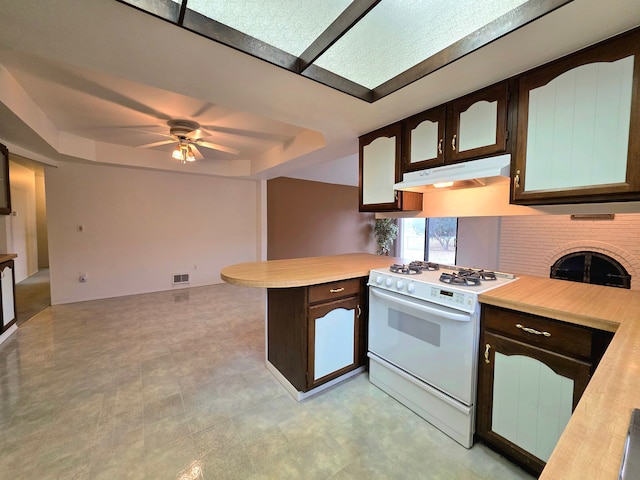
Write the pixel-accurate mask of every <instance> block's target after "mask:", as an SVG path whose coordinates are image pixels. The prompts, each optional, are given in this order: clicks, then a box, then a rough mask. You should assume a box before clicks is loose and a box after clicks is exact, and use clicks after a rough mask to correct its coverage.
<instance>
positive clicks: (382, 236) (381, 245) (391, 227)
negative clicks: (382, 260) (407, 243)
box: [375, 218, 398, 255]
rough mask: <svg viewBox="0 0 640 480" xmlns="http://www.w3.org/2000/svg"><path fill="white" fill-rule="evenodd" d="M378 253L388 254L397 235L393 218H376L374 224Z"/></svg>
mask: <svg viewBox="0 0 640 480" xmlns="http://www.w3.org/2000/svg"><path fill="white" fill-rule="evenodd" d="M375 234H376V245H377V246H378V250H377V251H376V253H377V254H378V255H389V251H390V250H391V245H392V244H393V242H394V240H395V239H396V237H397V236H398V225H397V224H396V220H395V219H394V218H377V219H376V225H375Z"/></svg>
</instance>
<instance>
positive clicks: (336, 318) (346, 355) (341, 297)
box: [267, 278, 367, 392]
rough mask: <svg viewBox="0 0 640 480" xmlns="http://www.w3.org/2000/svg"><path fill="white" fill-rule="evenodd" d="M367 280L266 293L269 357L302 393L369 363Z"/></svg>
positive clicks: (360, 279)
mask: <svg viewBox="0 0 640 480" xmlns="http://www.w3.org/2000/svg"><path fill="white" fill-rule="evenodd" d="M366 280H367V279H366V278H354V279H348V280H344V281H339V282H331V283H326V284H321V285H312V286H309V287H294V288H282V289H278V288H270V289H268V291H267V301H268V327H267V339H268V340H267V348H268V354H267V358H268V360H269V362H270V363H271V364H272V365H273V366H274V367H276V368H277V369H278V370H279V371H280V373H282V375H283V376H284V377H285V378H286V379H287V380H288V381H289V382H290V383H291V384H292V385H293V386H294V387H295V388H296V389H297V390H298V391H300V392H307V391H309V390H311V389H313V388H315V387H318V386H320V385H322V384H323V383H326V382H328V381H330V380H333V379H335V378H338V377H340V376H341V375H344V374H345V373H348V372H350V371H352V370H355V369H356V368H358V367H361V366H363V365H365V361H366V344H365V342H366V316H365V315H366V309H365V304H366Z"/></svg>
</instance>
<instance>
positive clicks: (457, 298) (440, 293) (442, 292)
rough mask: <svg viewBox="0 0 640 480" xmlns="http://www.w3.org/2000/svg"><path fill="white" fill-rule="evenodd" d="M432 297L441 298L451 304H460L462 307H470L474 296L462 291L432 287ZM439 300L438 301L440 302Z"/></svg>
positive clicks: (441, 300)
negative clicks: (471, 296)
mask: <svg viewBox="0 0 640 480" xmlns="http://www.w3.org/2000/svg"><path fill="white" fill-rule="evenodd" d="M429 298H430V299H434V300H440V302H444V303H446V304H449V305H459V306H461V307H465V306H466V307H470V306H471V305H472V303H473V301H474V300H473V298H470V297H469V296H468V295H465V294H464V293H461V292H453V291H451V290H446V289H444V288H440V287H431V294H430V295H429ZM440 302H438V303H440Z"/></svg>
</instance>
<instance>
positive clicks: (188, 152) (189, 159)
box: [185, 147, 196, 162]
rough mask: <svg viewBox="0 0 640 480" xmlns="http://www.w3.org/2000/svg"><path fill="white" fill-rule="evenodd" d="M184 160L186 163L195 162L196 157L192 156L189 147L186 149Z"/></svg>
mask: <svg viewBox="0 0 640 480" xmlns="http://www.w3.org/2000/svg"><path fill="white" fill-rule="evenodd" d="M185 160H186V161H187V162H195V161H196V156H195V155H194V154H193V150H191V147H187V155H186V156H185Z"/></svg>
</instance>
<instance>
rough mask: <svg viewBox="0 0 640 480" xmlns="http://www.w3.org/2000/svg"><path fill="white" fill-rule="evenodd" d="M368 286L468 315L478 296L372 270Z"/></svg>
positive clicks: (471, 311)
mask: <svg viewBox="0 0 640 480" xmlns="http://www.w3.org/2000/svg"><path fill="white" fill-rule="evenodd" d="M369 286H371V287H377V288H380V289H382V290H387V291H389V292H395V293H399V294H402V295H407V296H409V297H412V298H415V299H418V300H423V301H426V302H433V303H436V304H438V305H443V306H446V307H450V308H454V309H456V310H461V311H464V312H469V313H473V312H474V311H475V310H476V309H477V304H478V295H477V294H476V293H475V292H471V291H464V290H462V289H460V288H455V287H453V288H452V287H450V286H448V285H443V284H441V283H440V284H438V283H435V284H434V283H431V282H425V281H424V280H423V278H420V279H418V278H415V277H409V276H402V275H395V274H393V273H387V272H381V271H375V270H372V271H371V273H370V275H369Z"/></svg>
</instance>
